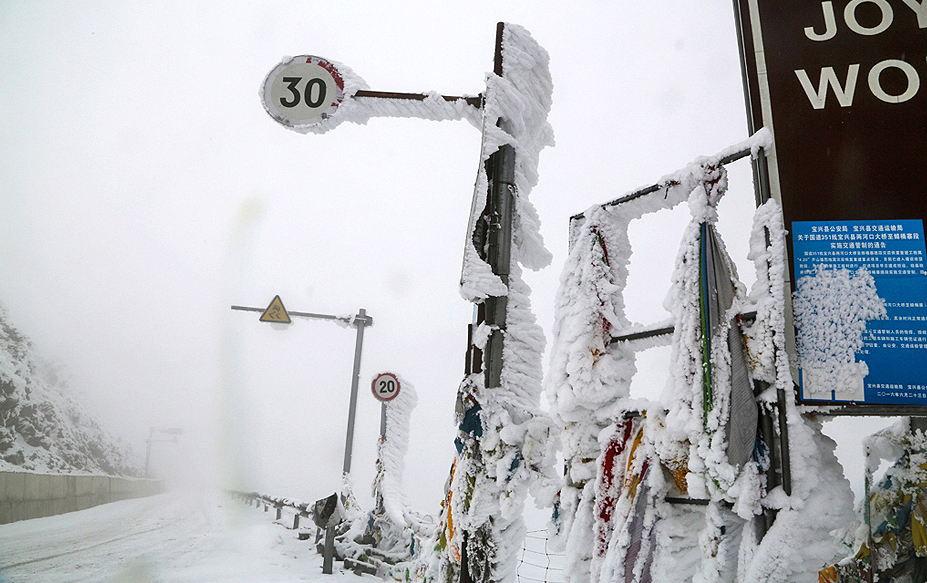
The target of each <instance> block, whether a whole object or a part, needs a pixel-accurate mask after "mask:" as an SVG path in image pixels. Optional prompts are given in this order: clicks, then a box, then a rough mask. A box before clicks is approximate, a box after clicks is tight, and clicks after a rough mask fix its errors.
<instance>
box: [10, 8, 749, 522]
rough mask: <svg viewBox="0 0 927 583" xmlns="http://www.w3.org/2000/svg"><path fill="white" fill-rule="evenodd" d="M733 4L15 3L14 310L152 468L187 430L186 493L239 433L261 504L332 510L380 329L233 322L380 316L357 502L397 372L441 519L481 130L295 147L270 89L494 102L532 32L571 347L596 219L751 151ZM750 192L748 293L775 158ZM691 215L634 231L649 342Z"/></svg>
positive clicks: (416, 460)
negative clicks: (574, 245) (277, 498)
mask: <svg viewBox="0 0 927 583" xmlns="http://www.w3.org/2000/svg"><path fill="white" fill-rule="evenodd" d="M732 10H733V9H732V3H731V2H730V1H729V0H718V1H715V0H712V1H709V2H705V1H695V0H670V1H667V2H660V3H654V2H650V1H645V0H625V1H624V2H620V3H615V2H605V1H585V2H570V3H565V2H544V1H538V0H531V1H525V2H516V1H502V2H498V1H497V2H479V1H473V2H466V3H454V4H453V5H452V4H450V3H443V2H427V3H426V2H401V3H398V2H397V3H393V2H383V1H376V2H374V1H370V2H367V1H363V2H360V1H358V2H342V3H331V2H315V1H300V2H279V1H278V2H273V3H271V2H241V1H237V2H215V1H213V2H148V3H144V4H141V3H127V2H79V3H76V2H65V1H62V2H48V1H31V0H30V1H28V2H27V1H19V2H17V1H6V2H2V3H0V55H3V58H2V59H0V146H2V156H0V273H2V274H3V276H2V277H0V302H2V303H3V304H4V305H5V306H6V308H7V310H8V311H9V314H10V316H11V318H12V320H13V322H14V323H15V324H16V325H17V326H18V327H20V328H21V329H22V330H23V331H24V332H25V333H26V334H28V335H29V336H31V337H32V338H33V339H34V340H35V342H36V344H37V346H38V348H39V349H40V351H42V352H43V353H44V354H46V355H47V356H48V357H49V358H51V359H52V360H55V361H57V362H59V363H61V364H63V365H65V366H66V367H67V370H68V371H69V372H70V375H71V384H72V386H73V387H74V389H75V390H78V391H80V392H82V393H84V394H85V396H86V399H87V402H88V404H89V406H90V407H91V408H93V409H95V410H96V411H97V412H98V414H99V415H100V416H101V417H102V418H103V419H104V421H106V422H107V423H108V424H109V425H110V427H112V429H113V430H114V431H115V432H116V433H119V434H121V435H122V436H123V437H124V438H125V439H126V440H128V441H130V442H131V443H133V444H134V446H135V448H136V450H138V451H140V452H144V444H143V442H144V439H145V437H147V432H148V428H149V427H151V426H155V427H174V426H179V427H184V428H185V429H186V430H187V435H186V436H185V437H184V438H183V440H182V443H179V444H177V445H174V444H157V445H156V449H155V451H154V454H153V465H154V466H155V467H156V468H158V469H159V470H160V471H162V472H165V473H171V472H172V471H173V473H174V474H176V473H177V470H178V468H181V467H182V468H183V472H184V474H186V475H189V473H190V466H188V465H181V462H180V459H181V458H182V457H185V456H186V455H187V454H191V453H192V452H193V451H194V450H198V449H200V448H201V447H205V446H204V445H203V444H208V443H211V442H212V441H213V438H214V437H216V436H225V439H226V441H225V442H224V443H227V444H228V443H232V444H233V446H234V448H235V450H236V451H239V452H240V455H239V456H237V457H238V459H239V467H240V469H244V470H246V471H247V476H248V477H249V485H250V486H253V487H260V488H263V489H266V490H272V491H274V492H275V493H280V494H285V495H290V496H293V497H301V498H305V499H315V498H318V497H321V496H323V495H326V494H327V493H330V492H331V491H332V490H333V489H334V488H335V487H336V484H337V476H338V473H339V472H340V468H341V460H342V455H343V453H342V448H343V443H344V425H345V419H346V414H347V413H346V412H347V403H348V392H349V385H350V373H351V363H352V358H353V348H354V331H353V329H343V328H339V327H338V326H336V325H334V324H331V323H328V322H323V321H309V320H297V321H296V323H295V324H293V325H292V326H291V327H290V328H289V329H288V330H286V331H283V332H281V331H276V330H272V329H270V327H269V326H268V325H267V324H262V323H259V322H258V320H257V319H258V315H257V314H248V313H243V312H232V311H231V310H230V309H229V306H231V305H232V304H238V305H247V306H255V307H264V306H266V305H267V304H268V303H269V302H270V300H271V299H272V298H273V297H274V295H276V294H279V295H280V296H281V298H282V299H283V302H284V303H285V305H286V307H287V308H288V309H290V310H295V311H308V312H319V313H329V314H352V313H356V312H357V310H358V308H360V307H364V308H366V309H367V311H368V313H369V314H370V315H371V316H372V317H373V319H374V326H373V328H371V329H368V330H367V333H366V337H365V346H364V348H365V350H364V358H363V366H362V372H361V383H362V386H361V395H360V404H359V408H358V430H357V436H356V441H355V446H354V450H355V456H354V468H355V475H356V483H357V484H356V485H357V490H359V492H360V493H361V495H366V493H367V491H368V489H369V483H370V480H371V478H372V469H373V461H374V457H375V436H376V434H377V432H378V418H379V413H378V404H377V403H376V402H375V401H374V400H373V398H372V397H371V396H370V393H369V388H368V387H369V383H370V380H371V379H372V377H373V376H374V375H375V374H376V373H377V372H380V371H383V370H390V371H394V372H397V373H399V374H400V375H402V376H403V377H404V378H405V379H407V380H408V381H409V382H411V383H412V384H414V385H415V387H416V389H417V391H418V393H419V398H420V403H419V407H418V409H417V410H416V412H415V416H414V425H415V427H414V430H413V434H412V446H411V451H410V454H409V460H408V463H407V472H406V481H407V483H409V491H410V493H411V494H412V500H413V505H414V506H415V507H416V508H417V509H420V510H423V511H430V510H435V509H436V507H437V502H438V500H439V499H440V498H441V495H442V493H441V485H442V484H443V482H444V479H445V477H446V473H447V469H448V467H449V464H450V461H451V459H452V455H453V445H452V440H453V429H454V428H453V421H452V413H453V398H454V394H455V391H456V387H457V384H458V383H459V381H460V380H461V376H462V367H463V353H464V349H465V345H466V325H467V323H468V322H469V321H470V319H471V313H472V307H471V305H470V304H468V303H466V302H464V301H463V300H462V299H461V298H460V296H459V294H458V292H457V281H458V277H459V273H460V261H461V256H462V249H463V243H464V231H465V229H466V224H467V214H468V211H469V207H470V200H471V196H472V188H473V182H474V180H475V177H476V171H477V161H478V156H479V140H480V135H479V132H478V131H477V130H475V129H474V128H473V127H471V126H470V125H469V124H467V123H465V122H440V123H438V122H428V121H421V120H409V119H374V120H372V121H371V122H370V123H369V124H367V125H366V126H358V125H353V124H345V125H342V126H340V127H338V128H337V129H336V130H334V131H332V132H330V133H328V134H326V135H321V136H317V135H301V134H297V133H294V132H291V131H288V130H286V129H285V128H283V127H282V126H280V125H278V124H277V123H276V122H274V121H273V120H272V119H271V118H270V117H269V116H268V115H267V114H266V113H265V112H264V110H263V108H262V106H261V103H260V99H259V96H258V89H259V87H260V85H261V83H262V81H263V79H264V77H265V75H266V74H267V73H268V72H269V71H270V70H271V69H272V68H273V67H274V66H275V65H276V64H277V63H278V62H279V61H280V59H281V58H282V57H284V56H290V55H297V54H314V55H318V56H321V57H325V58H328V59H331V60H334V61H338V62H341V63H344V64H346V65H348V66H349V67H351V68H352V69H353V70H354V72H355V73H356V74H358V75H359V76H360V77H362V78H363V79H364V80H365V81H366V82H367V83H368V84H369V85H370V87H371V88H372V89H375V90H384V91H427V90H436V91H438V92H441V93H444V94H463V93H466V94H476V93H479V92H480V91H482V89H483V83H484V74H485V73H486V72H487V71H490V70H491V69H492V56H493V43H494V35H495V24H496V22H498V21H500V20H501V21H509V22H513V23H516V24H520V25H522V26H524V27H525V28H527V29H528V30H529V31H530V32H531V33H532V35H533V36H534V37H535V39H537V40H538V41H539V42H540V44H541V45H542V46H544V47H545V48H546V49H547V50H548V52H549V53H550V56H551V70H552V74H553V78H554V86H555V88H554V95H553V101H554V104H553V109H552V111H551V116H550V121H551V123H552V125H553V127H554V131H555V136H556V141H557V145H556V146H555V147H554V148H551V149H548V150H545V151H544V152H543V153H542V154H541V159H540V181H539V184H538V186H537V187H536V188H535V190H534V192H533V194H532V199H533V201H534V203H535V205H536V206H537V207H538V210H539V213H540V216H541V219H542V221H543V227H542V232H543V235H544V237H545V240H546V243H547V246H548V248H549V249H550V250H551V251H552V252H553V254H554V262H553V265H552V266H551V267H549V268H547V269H546V270H543V271H541V272H538V273H529V274H528V276H527V278H528V282H529V284H530V285H531V286H532V287H533V288H534V294H533V296H532V299H533V303H534V306H535V310H536V313H537V314H538V317H539V321H540V323H541V324H542V325H543V326H544V328H545V331H546V332H547V334H548V341H549V340H550V329H551V324H552V322H553V312H552V305H553V297H554V293H555V291H556V287H557V282H558V279H559V276H560V270H561V268H562V265H563V262H564V260H565V256H566V240H567V219H568V217H569V216H570V215H571V214H574V213H576V212H578V211H581V210H583V209H585V208H587V207H589V206H590V205H592V204H595V203H599V202H604V201H606V200H610V199H613V198H616V197H617V196H619V195H621V194H622V193H624V192H626V191H629V190H632V189H633V188H635V187H638V186H643V185H646V184H649V183H652V182H654V181H656V180H657V179H658V178H660V177H661V176H662V175H664V174H666V173H669V172H671V171H673V170H676V169H677V168H679V167H681V166H684V165H685V164H687V163H688V162H690V161H691V160H692V159H694V158H695V157H697V156H699V155H707V154H713V153H715V152H717V151H719V150H721V149H722V148H724V147H726V146H728V145H730V144H733V143H736V142H739V141H741V140H743V139H745V138H746V137H748V136H747V128H746V121H745V113H744V106H743V93H742V89H741V77H740V69H739V65H738V56H737V43H736V36H735V31H734V25H733V23H734V19H733V13H732ZM735 166H737V165H735ZM732 172H733V173H734V176H733V178H732V190H731V192H730V194H729V195H728V199H727V201H726V202H725V203H724V205H723V206H722V211H721V212H722V221H723V222H722V226H721V231H722V235H723V236H724V237H725V240H726V242H727V245H728V248H729V250H730V251H731V253H732V255H734V257H735V259H736V260H737V261H738V262H739V264H740V266H741V267H740V270H741V278H742V279H743V280H744V281H745V282H746V283H747V284H748V285H749V284H750V283H751V282H752V281H753V279H754V274H753V270H752V266H751V265H750V264H749V263H748V262H746V259H745V255H746V243H747V229H748V228H749V224H750V220H751V216H750V212H751V210H752V206H753V193H752V186H751V184H750V178H749V168H748V165H747V164H745V163H741V164H740V165H739V167H737V168H735V169H733V170H732ZM676 214H677V216H676V217H675V218H667V217H663V216H661V217H659V218H656V219H654V220H650V221H647V222H646V223H644V222H641V225H640V227H641V228H639V229H637V231H636V234H635V239H634V242H635V243H636V245H637V246H636V247H635V253H636V255H635V257H634V261H635V263H634V265H632V280H631V283H630V287H631V289H630V290H629V291H630V299H629V302H628V303H629V316H630V317H631V318H632V320H637V321H641V322H649V321H656V320H662V319H663V318H665V317H666V315H667V314H666V313H665V312H663V311H662V308H661V306H660V304H661V302H662V299H663V297H664V295H665V291H666V287H667V284H668V281H669V273H670V268H671V265H672V262H673V260H674V257H675V253H676V245H677V243H678V241H679V237H680V235H681V224H682V220H680V219H683V220H684V219H685V218H686V215H687V212H686V211H685V210H682V211H681V213H676ZM545 365H546V358H545ZM657 368H659V367H657ZM664 370H665V369H664ZM661 374H665V373H663V372H660V370H654V371H653V374H652V375H649V376H648V378H644V379H641V381H640V384H639V385H637V386H638V387H640V388H638V389H636V390H638V391H639V393H640V394H639V395H638V396H650V397H656V396H657V394H655V391H656V390H658V389H659V387H660V386H661V385H662V382H663V377H661V376H660V375H661ZM654 387H656V388H654ZM648 393H653V394H648ZM230 436H232V437H234V440H232V441H228V439H229V438H230ZM171 465H173V466H174V467H173V469H171V468H169V467H168V466H171Z"/></svg>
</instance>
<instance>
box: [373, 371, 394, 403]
mask: <svg viewBox="0 0 927 583" xmlns="http://www.w3.org/2000/svg"><path fill="white" fill-rule="evenodd" d="M370 389H371V390H372V391H373V396H374V397H376V398H377V399H378V400H380V401H384V402H385V401H392V400H393V399H395V398H396V397H397V396H399V379H398V378H396V375H394V374H393V373H391V372H384V373H381V374H378V375H377V376H376V378H374V379H373V383H371V385H370Z"/></svg>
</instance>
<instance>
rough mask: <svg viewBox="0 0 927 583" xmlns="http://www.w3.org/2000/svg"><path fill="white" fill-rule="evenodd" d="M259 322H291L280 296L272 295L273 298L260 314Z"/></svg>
mask: <svg viewBox="0 0 927 583" xmlns="http://www.w3.org/2000/svg"><path fill="white" fill-rule="evenodd" d="M261 322H278V323H281V324H292V320H290V315H289V314H287V313H286V308H284V307H283V302H282V301H280V296H274V299H273V300H272V301H271V302H270V305H269V306H267V309H266V310H264V313H263V314H261Z"/></svg>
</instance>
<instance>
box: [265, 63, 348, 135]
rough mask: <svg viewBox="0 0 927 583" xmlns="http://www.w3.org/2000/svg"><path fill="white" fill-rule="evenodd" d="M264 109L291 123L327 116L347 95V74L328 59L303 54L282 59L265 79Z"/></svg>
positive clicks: (314, 121)
mask: <svg viewBox="0 0 927 583" xmlns="http://www.w3.org/2000/svg"><path fill="white" fill-rule="evenodd" d="M263 98H264V109H266V110H267V113H269V114H270V116H271V117H273V118H274V119H275V120H277V121H278V122H280V123H282V124H283V125H285V126H289V127H300V126H310V125H314V124H317V123H320V122H322V121H324V120H326V119H328V118H329V117H330V116H331V115H332V114H333V113H334V112H335V110H336V109H338V106H339V105H340V104H341V102H342V100H343V99H344V78H343V77H342V75H341V73H340V72H339V71H338V69H337V68H336V67H335V66H334V65H333V64H332V63H330V62H328V61H326V60H325V59H322V58H319V57H314V56H312V55H302V56H299V57H293V58H291V59H288V60H284V61H282V62H281V63H280V64H278V65H277V66H276V67H274V69H273V70H272V71H271V72H270V73H268V75H267V78H266V79H265V80H264V91H263Z"/></svg>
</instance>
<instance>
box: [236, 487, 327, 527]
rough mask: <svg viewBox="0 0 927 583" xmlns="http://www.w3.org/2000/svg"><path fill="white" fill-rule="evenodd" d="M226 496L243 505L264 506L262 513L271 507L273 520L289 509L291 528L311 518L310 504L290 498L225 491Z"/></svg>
mask: <svg viewBox="0 0 927 583" xmlns="http://www.w3.org/2000/svg"><path fill="white" fill-rule="evenodd" d="M227 492H228V495H229V496H231V497H233V498H237V499H238V500H241V501H243V502H244V503H245V504H253V505H254V506H258V507H259V506H262V505H263V506H264V511H265V512H266V511H267V510H269V509H270V507H273V508H274V509H275V510H276V512H277V516H276V517H275V520H280V519H281V518H282V517H283V509H284V508H289V509H291V510H293V511H295V512H294V514H293V528H294V529H297V528H299V521H300V519H301V518H310V517H311V516H312V503H311V502H302V501H299V500H292V499H290V498H282V497H279V498H278V497H275V496H268V495H267V494H259V493H258V492H237V491H234V490H227Z"/></svg>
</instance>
